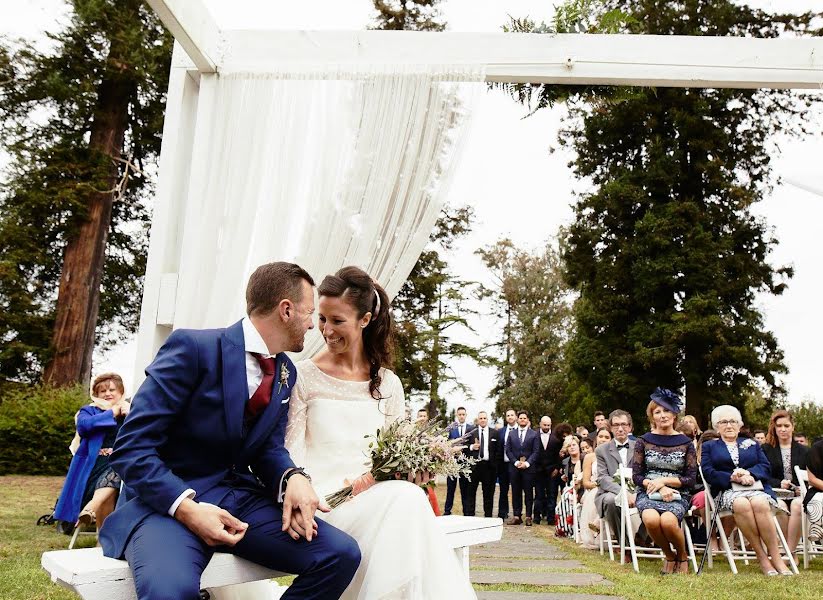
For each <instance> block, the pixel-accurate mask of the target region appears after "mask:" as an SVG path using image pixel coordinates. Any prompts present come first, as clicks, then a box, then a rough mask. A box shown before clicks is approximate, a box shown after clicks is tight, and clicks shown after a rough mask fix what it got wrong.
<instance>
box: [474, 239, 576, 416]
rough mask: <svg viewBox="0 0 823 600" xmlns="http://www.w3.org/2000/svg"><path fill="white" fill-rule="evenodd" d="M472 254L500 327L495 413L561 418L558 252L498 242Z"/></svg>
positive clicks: (563, 320)
mask: <svg viewBox="0 0 823 600" xmlns="http://www.w3.org/2000/svg"><path fill="white" fill-rule="evenodd" d="M477 254H478V255H480V257H481V258H482V259H483V262H484V263H485V264H486V267H488V269H489V271H490V272H491V274H492V277H493V278H494V281H495V286H494V287H491V288H490V287H484V288H483V289H482V296H483V297H484V298H487V299H489V300H491V302H492V306H493V307H495V309H494V310H495V314H496V316H497V317H498V318H499V319H500V321H501V322H502V324H503V325H502V331H501V338H500V341H499V342H496V343H494V344H492V345H491V347H492V348H496V349H497V351H496V354H497V356H498V357H497V358H495V359H492V361H491V362H492V364H493V365H494V366H495V368H496V369H497V372H498V377H497V385H496V386H495V388H494V389H493V390H492V392H491V394H492V395H493V396H496V397H497V408H496V411H495V412H496V413H498V414H503V413H504V411H505V410H506V409H507V408H510V407H511V408H515V409H517V410H520V409H522V410H526V411H528V413H529V415H530V416H531V418H532V421H533V422H536V419H538V418H539V417H540V416H541V415H544V414H551V415H555V416H556V417H561V416H565V412H566V407H565V402H564V401H563V400H564V397H565V393H566V389H565V388H566V367H565V355H564V350H565V344H566V342H567V340H568V337H569V334H570V331H571V325H572V322H571V297H570V290H569V289H568V287H567V286H566V285H565V283H564V281H563V272H562V268H561V263H560V257H559V254H558V252H557V251H556V250H555V249H554V248H553V247H552V246H551V245H548V244H547V245H546V246H545V247H544V248H543V249H542V250H541V251H540V252H537V253H529V252H525V251H523V250H518V249H517V248H516V247H515V246H514V244H513V243H512V241H511V240H509V239H503V240H500V241H499V242H497V243H496V244H494V245H492V246H490V247H488V248H484V249H481V250H478V251H477Z"/></svg>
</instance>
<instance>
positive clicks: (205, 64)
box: [146, 0, 220, 73]
mask: <svg viewBox="0 0 823 600" xmlns="http://www.w3.org/2000/svg"><path fill="white" fill-rule="evenodd" d="M146 3H147V4H148V5H149V6H151V7H152V9H153V10H154V12H156V13H157V16H158V17H159V18H160V20H161V21H162V22H163V25H165V26H166V29H168V30H169V32H171V34H172V35H173V36H174V39H175V40H177V42H178V43H179V44H180V45H181V46H182V47H183V50H185V51H186V54H188V55H189V58H191V60H192V62H193V63H194V64H195V66H196V67H197V70H198V71H200V72H201V73H214V72H215V71H217V66H218V54H219V52H218V49H219V46H220V30H219V29H218V27H217V24H216V23H215V22H214V19H213V18H212V16H211V13H209V11H208V9H207V8H206V6H205V5H204V4H203V2H202V1H201V0H146Z"/></svg>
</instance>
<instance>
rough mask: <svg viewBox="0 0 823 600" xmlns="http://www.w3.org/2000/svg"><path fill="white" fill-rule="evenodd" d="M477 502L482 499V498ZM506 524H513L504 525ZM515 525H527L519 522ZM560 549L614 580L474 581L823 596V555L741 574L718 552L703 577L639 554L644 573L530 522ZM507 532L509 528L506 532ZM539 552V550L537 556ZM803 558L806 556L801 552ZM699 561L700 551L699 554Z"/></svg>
mask: <svg viewBox="0 0 823 600" xmlns="http://www.w3.org/2000/svg"><path fill="white" fill-rule="evenodd" d="M437 497H438V498H439V500H440V506H441V509H442V506H443V503H444V502H445V498H446V486H445V485H441V486H438V489H437ZM454 504H455V506H454V508H453V514H457V515H459V514H462V513H463V509H462V505H461V503H460V493H459V492H458V493H457V494H455V500H454ZM477 505H478V506H482V503H481V502H480V500H479V499H478V501H477ZM504 527H505V528H506V529H507V530H508V529H509V527H512V526H508V525H507V526H504ZM514 527H515V529H517V528H519V527H524V526H522V525H517V526H514ZM531 529H532V530H533V531H534V532H536V533H537V535H539V536H542V537H544V538H545V539H546V540H548V541H549V542H551V543H552V544H554V545H555V546H556V547H558V548H559V549H562V550H563V551H565V552H567V553H568V555H569V556H568V558H569V559H573V560H578V561H580V562H581V563H582V564H583V565H584V566H585V567H586V569H587V570H588V571H589V572H593V573H599V574H600V575H603V577H605V578H607V579H608V580H609V581H611V582H612V583H613V584H614V585H611V586H592V587H586V588H584V589H581V588H573V587H563V586H530V585H512V584H503V585H475V589H477V590H498V591H520V592H544V593H546V592H554V593H563V592H567V593H585V594H603V595H610V596H621V597H623V598H628V599H629V600H635V599H637V600H784V599H785V600H801V599H802V600H807V599H808V600H820V599H821V598H823V557H817V558H814V559H812V560H811V561H810V562H809V569H808V570H807V571H804V570H803V568H802V564H798V568H799V569H800V575H798V576H794V577H765V576H764V575H762V574H761V573H760V570H759V569H758V568H757V567H756V566H755V565H754V564H749V565H748V566H746V565H744V564H743V563H742V562H738V570H739V571H740V572H739V574H738V575H733V574H732V573H731V571H730V570H729V565H728V563H727V562H726V559H725V557H720V556H715V559H714V568H713V569H711V570H709V569H706V570H705V572H704V574H702V575H700V576H699V577H698V576H696V575H694V574H690V575H676V576H667V577H662V576H661V575H660V574H659V572H660V567H661V566H662V562H660V561H656V560H652V559H638V560H639V566H640V573H639V574H638V573H635V572H634V570H633V569H632V567H631V565H620V563H618V562H612V561H610V560H609V559H608V555H606V556H602V557H601V556H600V553H599V552H597V551H591V550H585V549H583V548H581V547H580V546H578V545H577V544H575V543H574V542H573V541H570V540H567V539H561V538H556V537H554V530H553V529H549V528H548V527H547V526H546V525H545V524H543V525H539V526H534V527H532V528H531ZM504 535H505V533H504ZM529 558H540V553H539V551H536V552H535V554H534V556H533V557H529ZM799 559H800V560H801V561H802V556H801V557H799ZM697 560H698V563H699V561H700V554H698V555H697Z"/></svg>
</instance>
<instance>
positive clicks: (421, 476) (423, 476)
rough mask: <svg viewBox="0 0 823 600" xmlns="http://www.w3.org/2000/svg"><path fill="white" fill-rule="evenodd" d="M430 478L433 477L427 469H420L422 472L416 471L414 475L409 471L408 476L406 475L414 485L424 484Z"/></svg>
mask: <svg viewBox="0 0 823 600" xmlns="http://www.w3.org/2000/svg"><path fill="white" fill-rule="evenodd" d="M432 479H434V478H433V477H432V474H431V473H430V472H429V471H422V472H420V473H417V474H415V475H412V474H411V473H409V476H408V480H409V481H411V482H412V483H413V484H415V485H426V484H427V483H429V481H431V480H432Z"/></svg>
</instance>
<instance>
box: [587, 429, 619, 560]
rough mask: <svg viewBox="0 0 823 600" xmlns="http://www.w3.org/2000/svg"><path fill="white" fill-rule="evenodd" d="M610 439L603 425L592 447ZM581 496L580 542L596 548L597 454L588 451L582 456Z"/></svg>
mask: <svg viewBox="0 0 823 600" xmlns="http://www.w3.org/2000/svg"><path fill="white" fill-rule="evenodd" d="M611 441H612V433H611V431H609V430H608V429H606V428H605V427H604V428H603V429H601V430H600V431H598V432H597V436H596V437H595V438H594V449H595V450H597V446H599V445H600V444H608V443H609V442H611ZM582 484H583V498H582V499H581V500H580V503H581V505H582V506H581V507H580V543H581V544H582V545H583V546H585V547H586V548H596V547H597V540H596V539H595V538H596V535H598V534H599V533H600V514H599V513H598V512H597V506H595V503H594V499H595V496H597V455H596V454H595V453H594V452H589V453H588V454H587V455H586V456H584V457H583V481H582Z"/></svg>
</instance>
